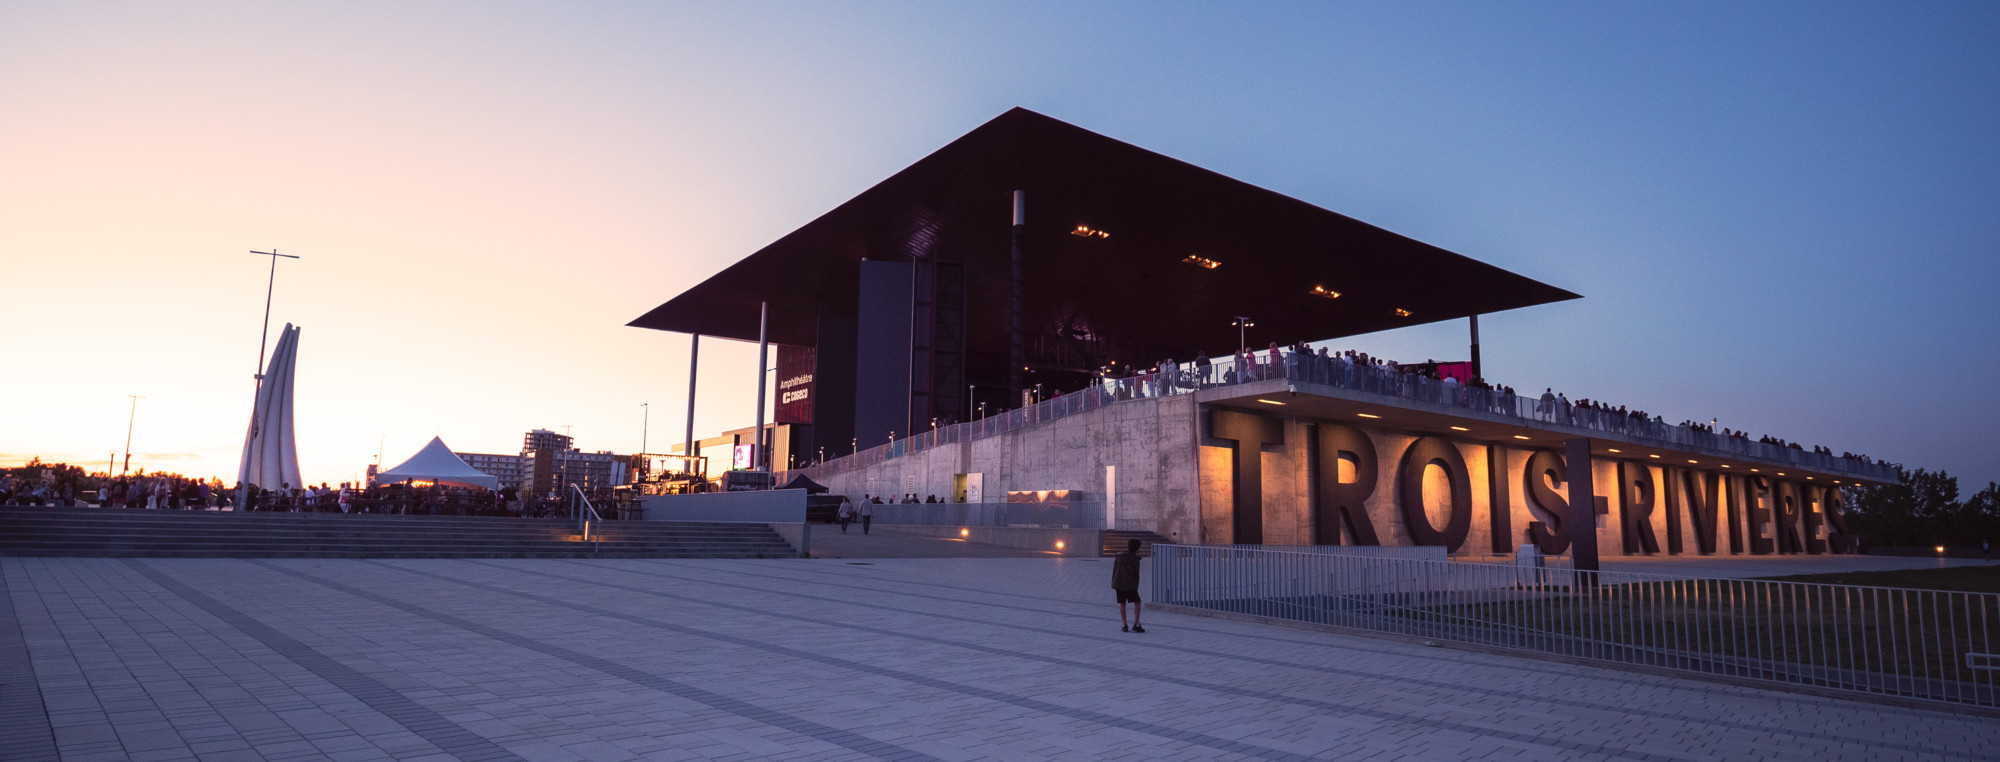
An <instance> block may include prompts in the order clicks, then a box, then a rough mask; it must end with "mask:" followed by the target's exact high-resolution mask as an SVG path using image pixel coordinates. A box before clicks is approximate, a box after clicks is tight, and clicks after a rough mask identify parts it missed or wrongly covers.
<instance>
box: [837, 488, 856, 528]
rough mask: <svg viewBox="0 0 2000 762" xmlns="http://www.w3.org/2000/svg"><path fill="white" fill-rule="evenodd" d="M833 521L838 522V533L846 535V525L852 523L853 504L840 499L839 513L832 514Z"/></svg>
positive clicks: (845, 499)
mask: <svg viewBox="0 0 2000 762" xmlns="http://www.w3.org/2000/svg"><path fill="white" fill-rule="evenodd" d="M834 519H835V520H837V521H839V522H840V533H841V534H847V525H848V524H849V523H852V522H853V521H854V503H853V502H852V501H849V500H848V499H847V498H845V497H842V498H841V499H840V511H839V512H838V513H835V514H834Z"/></svg>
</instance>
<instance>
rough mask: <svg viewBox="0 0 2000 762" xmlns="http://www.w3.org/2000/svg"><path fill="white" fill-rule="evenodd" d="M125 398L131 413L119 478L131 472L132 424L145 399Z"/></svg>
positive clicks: (129, 395)
mask: <svg viewBox="0 0 2000 762" xmlns="http://www.w3.org/2000/svg"><path fill="white" fill-rule="evenodd" d="M258 378H263V376H258ZM125 396H127V397H131V398H132V412H130V413H128V414H127V415H126V417H125V467H124V468H121V469H118V475H119V476H124V475H125V472H127V471H130V470H132V423H133V422H134V421H137V420H138V419H139V400H142V399H145V397H141V396H139V395H137V394H127V395H125Z"/></svg>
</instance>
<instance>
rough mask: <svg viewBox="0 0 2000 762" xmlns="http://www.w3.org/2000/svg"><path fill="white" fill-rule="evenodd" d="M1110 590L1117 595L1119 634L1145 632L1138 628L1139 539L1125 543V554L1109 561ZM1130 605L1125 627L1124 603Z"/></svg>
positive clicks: (1142, 628)
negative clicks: (1129, 617)
mask: <svg viewBox="0 0 2000 762" xmlns="http://www.w3.org/2000/svg"><path fill="white" fill-rule="evenodd" d="M1111 590H1112V592H1115V593H1117V594H1118V624H1119V625H1120V627H1119V631H1120V632H1145V631H1146V628H1144V627H1140V626H1139V538H1137V537H1134V538H1132V539H1130V540H1126V541H1125V552H1123V553H1120V554H1118V556H1117V557H1116V558H1114V559H1112V561H1111ZM1127 601H1130V602H1131V603H1132V619H1131V622H1132V623H1131V624H1130V625H1126V624H1125V622H1126V619H1125V603H1126V602H1127Z"/></svg>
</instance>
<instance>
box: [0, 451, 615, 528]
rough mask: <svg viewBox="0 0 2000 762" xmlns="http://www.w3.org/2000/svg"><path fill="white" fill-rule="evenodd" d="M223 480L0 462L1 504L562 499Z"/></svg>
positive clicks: (492, 512) (311, 508) (413, 508)
mask: <svg viewBox="0 0 2000 762" xmlns="http://www.w3.org/2000/svg"><path fill="white" fill-rule="evenodd" d="M247 490H248V492H247V494H244V495H239V490H238V489H237V488H232V487H225V486H223V483H222V480H220V479H209V480H202V479H197V478H192V477H188V476H183V475H181V474H172V473H159V472H155V473H146V472H144V471H140V472H138V473H136V474H130V475H110V474H104V473H86V472H85V471H84V470H83V469H82V468H79V467H77V466H71V465H67V464H61V463H41V462H40V461H34V462H31V463H30V464H29V465H27V466H23V467H20V468H13V469H0V505H13V506H40V507H52V508H86V507H98V508H138V509H146V510H230V509H235V508H237V507H238V500H239V498H240V499H242V500H243V501H244V504H243V505H242V506H241V507H242V508H243V509H245V510H251V511H279V512H291V513H351V514H368V513H377V514H403V515H433V516H436V515H452V516H527V517H531V518H533V517H546V516H560V515H566V514H567V511H568V510H569V508H568V503H567V502H565V501H564V500H563V498H562V496H561V495H559V494H557V493H553V492H552V493H550V494H549V495H547V496H542V497H530V496H523V495H521V494H520V493H519V490H517V489H515V488H512V487H509V488H506V489H503V490H485V489H477V488H467V487H457V486H451V485H445V484H427V485H419V484H415V483H413V482H408V481H405V482H401V483H394V484H378V485H373V486H366V487H363V486H360V485H356V484H351V483H348V482H342V483H341V484H340V486H338V487H332V486H329V485H328V484H327V483H325V482H321V483H320V484H319V485H317V486H313V485H306V486H302V487H294V486H292V485H290V484H282V485H280V486H279V487H278V488H277V489H263V488H260V487H258V486H256V485H249V486H248V487H247ZM589 496H590V497H591V499H592V500H593V501H595V502H599V503H608V502H610V501H611V500H612V499H613V496H612V494H611V493H610V492H609V491H607V490H602V489H592V490H589Z"/></svg>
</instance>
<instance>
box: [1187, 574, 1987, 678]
mask: <svg viewBox="0 0 2000 762" xmlns="http://www.w3.org/2000/svg"><path fill="white" fill-rule="evenodd" d="M1152 564H1153V567H1152V570H1151V576H1152V580H1153V601H1154V602H1156V603H1162V604H1169V605H1175V606H1184V607H1188V608H1194V609H1206V610H1212V611H1220V612H1229V613H1234V614H1240V615H1247V616H1251V617H1261V618H1267V619H1276V620H1288V621H1299V622H1313V623H1318V624H1326V625H1334V626H1339V627H1349V628H1355V629H1361V630H1370V631H1374V632H1384V633H1392V634H1397V635H1403V636H1408V637H1415V638H1423V639H1426V640H1436V641H1451V642H1456V643H1466V644H1472V645H1479V646H1486V647H1495V648H1504V649H1513V650H1518V651H1528V652H1534V653H1542V654H1550V655H1555V656H1562V657H1569V658H1577V659H1591V660H1598V661H1605V662H1615V663H1619V664H1630V665H1639V666H1645V667H1654V668H1661V669H1668V670H1674V671H1680V672H1687V673H1692V674H1705V675H1722V676H1729V677H1735V678H1744V679H1750V680H1760V681H1768V682H1773V683H1782V684H1787V685H1795V686H1809V687H1816V688H1826V689H1834V690H1840V691H1851V692H1856V693H1867V694H1877V695H1886V696H1899V697H1906V698H1916V699H1926V700H1932V701H1942V702H1949V703H1954V704H1967V705H1973V706H1981V707H2000V675H1996V671H1995V669H1994V666H1995V658H1996V657H1995V656H1994V654H1995V652H1996V650H2000V649H1997V648H1996V647H1997V646H2000V596H1996V595H1993V594H1989V593H1960V592H1945V591H1933V590H1905V589H1898V588H1882V587H1860V586H1853V585H1821V584H1810V583H1800V582H1775V581H1768V580H1738V579H1685V578H1675V577H1665V576H1659V575H1651V574H1628V573H1622V572H1582V571H1575V570H1573V569H1569V568H1564V567H1559V566H1558V567H1540V566H1517V565H1513V564H1472V563H1459V562H1452V561H1417V560H1405V559H1389V558H1379V557H1364V556H1343V555H1338V554H1326V553H1303V552H1290V551H1273V550H1249V549H1240V548H1226V547H1205V546H1191V545H1171V544H1166V543H1161V544H1156V545H1154V546H1153V560H1152Z"/></svg>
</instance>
